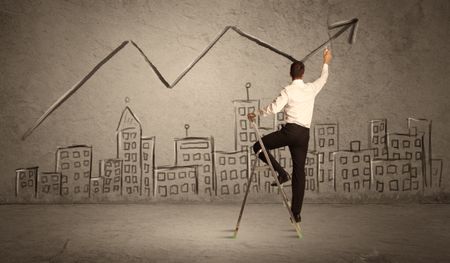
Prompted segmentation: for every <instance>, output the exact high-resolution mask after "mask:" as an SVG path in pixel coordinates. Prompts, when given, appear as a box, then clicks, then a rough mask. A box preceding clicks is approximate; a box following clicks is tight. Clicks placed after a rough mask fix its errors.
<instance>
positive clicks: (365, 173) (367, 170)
mask: <svg viewBox="0 0 450 263" xmlns="http://www.w3.org/2000/svg"><path fill="white" fill-rule="evenodd" d="M363 173H364V175H370V168H369V167H366V168H364V171H363Z"/></svg>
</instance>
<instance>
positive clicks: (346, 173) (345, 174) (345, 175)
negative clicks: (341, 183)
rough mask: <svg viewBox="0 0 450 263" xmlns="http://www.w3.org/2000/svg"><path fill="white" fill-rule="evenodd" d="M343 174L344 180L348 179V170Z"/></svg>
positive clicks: (343, 170)
mask: <svg viewBox="0 0 450 263" xmlns="http://www.w3.org/2000/svg"><path fill="white" fill-rule="evenodd" d="M341 174H342V178H343V179H348V169H342V172H341Z"/></svg>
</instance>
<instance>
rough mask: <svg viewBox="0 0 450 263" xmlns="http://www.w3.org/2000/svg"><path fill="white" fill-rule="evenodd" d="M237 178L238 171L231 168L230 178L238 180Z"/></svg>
mask: <svg viewBox="0 0 450 263" xmlns="http://www.w3.org/2000/svg"><path fill="white" fill-rule="evenodd" d="M236 179H238V175H237V171H236V170H231V171H230V180H236Z"/></svg>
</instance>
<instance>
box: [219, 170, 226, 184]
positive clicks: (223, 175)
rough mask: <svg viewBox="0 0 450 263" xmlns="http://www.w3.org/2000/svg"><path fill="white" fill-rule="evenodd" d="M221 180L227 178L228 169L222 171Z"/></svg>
mask: <svg viewBox="0 0 450 263" xmlns="http://www.w3.org/2000/svg"><path fill="white" fill-rule="evenodd" d="M220 180H221V181H222V182H223V181H225V180H227V171H222V172H220Z"/></svg>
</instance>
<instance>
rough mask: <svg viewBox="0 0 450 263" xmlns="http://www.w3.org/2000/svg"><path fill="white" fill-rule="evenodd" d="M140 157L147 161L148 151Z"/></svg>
mask: <svg viewBox="0 0 450 263" xmlns="http://www.w3.org/2000/svg"><path fill="white" fill-rule="evenodd" d="M142 159H143V160H144V161H148V153H142Z"/></svg>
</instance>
